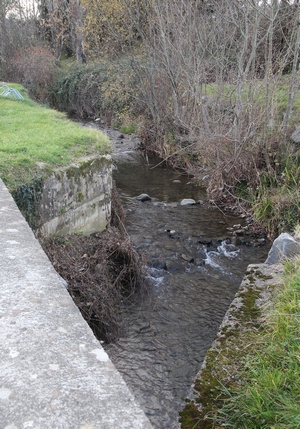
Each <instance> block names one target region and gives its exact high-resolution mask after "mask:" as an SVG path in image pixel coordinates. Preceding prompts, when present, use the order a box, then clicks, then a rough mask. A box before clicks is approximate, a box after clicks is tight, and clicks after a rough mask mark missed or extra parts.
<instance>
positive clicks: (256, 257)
mask: <svg viewBox="0 0 300 429" xmlns="http://www.w3.org/2000/svg"><path fill="white" fill-rule="evenodd" d="M147 161H148V162H147ZM158 162H159V161H158V160H156V159H153V158H151V159H147V160H146V159H145V158H144V157H143V156H142V155H138V154H136V153H128V154H127V155H124V154H123V156H122V157H119V158H118V159H117V160H116V165H117V170H116V171H115V174H114V178H115V180H116V184H117V188H118V190H119V192H120V194H121V197H122V201H123V204H124V206H125V208H126V210H127V219H126V229H127V232H128V234H129V235H130V237H131V239H132V242H133V243H134V246H135V248H137V249H138V250H139V251H140V252H141V253H142V254H143V255H144V257H145V260H146V265H147V282H148V287H149V292H148V293H147V294H146V296H143V298H142V299H137V298H135V299H132V300H131V301H130V302H129V303H127V304H126V305H125V308H124V328H123V335H122V337H121V338H120V339H119V340H118V342H117V343H116V344H110V345H107V346H105V348H106V350H107V352H108V353H109V356H110V358H111V360H112V361H113V362H114V364H115V365H116V367H117V368H118V370H119V371H120V372H121V373H122V375H123V377H124V379H125V381H126V382H127V384H128V386H129V388H131V390H132V391H133V393H134V395H135V397H136V399H137V401H138V402H139V403H140V404H141V406H142V407H143V409H144V410H145V412H146V414H147V415H148V417H149V418H150V420H151V422H152V424H153V427H154V428H157V429H171V428H177V427H180V425H179V423H178V412H179V411H180V410H181V409H182V407H183V401H184V399H185V398H186V397H187V396H188V395H189V393H190V389H191V385H192V382H193V379H194V377H195V376H196V374H197V372H198V371H199V369H200V366H201V363H202V362H203V359H204V356H205V353H206V351H207V349H208V348H209V347H210V345H211V343H212V341H213V339H214V337H215V334H216V332H217V330H218V327H219V325H220V323H221V321H222V319H223V317H224V314H225V312H226V310H227V308H228V307H229V305H230V303H231V301H232V300H233V298H234V295H235V293H236V291H237V289H238V287H239V285H240V283H241V280H242V278H243V275H244V271H245V269H246V267H247V265H248V264H249V263H258V262H263V261H264V260H265V259H266V255H267V252H268V250H269V249H268V247H262V248H254V247H249V246H239V247H235V246H233V245H231V244H229V242H226V240H225V239H226V238H227V237H228V236H229V232H228V231H227V228H228V227H233V225H236V224H240V223H241V224H242V223H243V219H241V218H238V217H236V216H233V215H231V214H227V215H225V214H224V213H223V212H221V211H220V210H218V209H217V208H209V207H206V206H205V205H203V204H199V205H193V206H180V205H179V204H178V203H179V202H180V201H181V200H182V199H183V198H194V199H196V200H199V199H205V194H204V193H203V191H199V190H197V189H195V188H194V187H192V185H190V184H188V182H189V178H188V177H186V176H184V175H181V174H180V173H176V172H174V171H172V170H170V169H168V168H166V167H165V166H164V165H163V164H160V165H159V166H158V167H156V168H152V167H153V166H154V165H156V164H157V163H158ZM174 180H175V182H174ZM141 193H147V194H149V195H150V196H151V197H153V199H152V201H151V202H145V203H142V202H140V201H138V200H136V199H135V197H136V196H137V195H139V194H141ZM211 239H213V242H212V245H211V246H206V245H205V244H203V242H205V240H206V241H207V242H208V241H210V240H211ZM201 243H202V244H201Z"/></svg>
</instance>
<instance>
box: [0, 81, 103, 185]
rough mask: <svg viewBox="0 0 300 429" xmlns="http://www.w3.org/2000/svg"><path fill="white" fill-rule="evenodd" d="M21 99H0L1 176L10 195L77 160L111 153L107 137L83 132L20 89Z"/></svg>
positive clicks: (86, 129) (81, 128) (62, 115)
mask: <svg viewBox="0 0 300 429" xmlns="http://www.w3.org/2000/svg"><path fill="white" fill-rule="evenodd" d="M11 86H13V87H14V88H15V89H17V90H18V91H20V93H21V94H22V96H23V97H24V99H23V100H18V99H14V98H13V97H0V117H1V135H0V142H1V143H0V175H1V178H2V180H3V181H4V183H5V184H6V185H7V187H8V189H9V190H10V191H16V190H17V189H18V188H19V187H20V186H22V185H24V184H28V183H31V182H32V181H33V180H35V179H37V178H42V177H43V176H44V175H47V174H49V172H51V171H53V169H55V168H56V167H58V166H67V165H69V164H70V163H71V162H74V161H77V160H78V158H80V157H84V156H87V155H90V154H104V153H108V152H109V151H110V143H109V139H108V137H107V136H105V135H104V134H102V133H100V132H99V131H97V130H93V129H89V128H83V127H80V126H79V125H77V124H76V123H74V122H72V121H70V120H68V119H67V117H66V115H65V114H64V113H61V112H58V111H56V110H53V109H50V108H48V107H46V106H41V105H40V104H37V103H36V102H34V101H33V100H32V99H30V98H29V97H28V95H27V93H26V91H25V90H24V88H23V87H22V86H20V85H11Z"/></svg>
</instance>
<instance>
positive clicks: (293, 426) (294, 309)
mask: <svg viewBox="0 0 300 429" xmlns="http://www.w3.org/2000/svg"><path fill="white" fill-rule="evenodd" d="M287 272H288V275H287V277H286V280H285V287H284V290H283V291H282V292H281V293H280V294H278V296H277V297H276V300H275V304H274V309H273V310H272V312H271V314H270V315H269V317H268V319H267V321H266V323H265V326H264V329H263V330H262V331H261V332H260V333H258V334H257V337H258V338H257V344H256V352H255V353H252V354H250V355H247V357H246V359H245V364H244V370H243V372H242V382H241V383H240V385H238V386H233V387H232V388H231V389H230V391H228V390H227V397H228V400H227V401H228V402H227V404H226V405H225V406H224V407H223V409H222V410H221V412H220V414H219V416H220V418H219V423H220V424H221V425H222V427H229V428H235V429H241V428H245V429H257V428H260V429H275V428H276V429H281V428H282V429H283V428H284V429H297V428H299V427H300V401H299V397H300V343H299V317H300V260H299V259H297V260H294V261H289V262H288V267H287ZM225 393H226V392H225Z"/></svg>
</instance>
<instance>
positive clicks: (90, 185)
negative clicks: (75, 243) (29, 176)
mask: <svg viewBox="0 0 300 429" xmlns="http://www.w3.org/2000/svg"><path fill="white" fill-rule="evenodd" d="M111 189H112V161H111V157H110V156H109V155H106V156H101V157H93V158H90V159H86V160H81V161H80V162H78V163H77V164H72V165H71V166H70V167H68V168H67V169H64V170H60V171H56V172H53V173H52V175H51V176H50V177H49V178H48V179H47V180H45V182H44V185H43V191H42V195H41V200H40V203H39V207H38V210H37V211H38V213H39V224H40V227H39V233H40V234H41V235H42V236H50V235H53V234H56V233H60V234H71V233H78V232H80V233H85V234H90V233H92V232H95V231H102V230H104V229H105V227H106V226H107V224H108V222H109V219H110V214H111Z"/></svg>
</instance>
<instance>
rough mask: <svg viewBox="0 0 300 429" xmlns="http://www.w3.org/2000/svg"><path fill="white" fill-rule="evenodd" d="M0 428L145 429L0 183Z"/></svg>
mask: <svg viewBox="0 0 300 429" xmlns="http://www.w3.org/2000/svg"><path fill="white" fill-rule="evenodd" d="M0 249H1V250H0V427H1V429H23V428H24V429H25V428H33V429H77V428H78V429H79V428H80V429H116V428H118V429H123V428H124V429H127V428H128V429H135V428H136V429H143V428H145V429H148V428H149V429H150V428H151V427H152V426H151V424H150V422H149V420H148V419H147V417H146V416H145V414H144V412H143V411H142V410H141V408H140V407H139V406H138V405H137V403H136V402H135V400H134V398H133V396H132V394H131V393H130V391H129V390H128V388H127V386H126V384H125V382H124V381H123V379H122V377H121V375H120V374H119V373H118V372H117V370H116V369H115V367H114V366H113V364H112V363H111V361H110V360H109V358H108V356H107V354H106V353H105V351H104V350H103V348H102V347H101V345H100V343H99V342H98V341H97V340H96V338H95V337H94V335H93V333H92V331H91V330H90V328H89V326H88V325H87V323H86V322H85V321H84V320H83V318H82V316H81V314H80V312H79V310H78V309H77V307H76V306H75V304H74V303H73V301H72V299H71V297H70V296H69V294H68V292H67V291H66V289H65V287H64V286H63V282H62V280H61V279H60V277H59V276H58V274H57V273H56V271H55V270H54V268H53V267H52V265H51V263H50V261H49V260H48V258H47V256H46V255H45V253H44V252H43V250H42V248H41V246H40V245H39V243H38V241H37V240H36V239H35V237H34V235H33V233H32V231H31V230H30V228H29V227H28V225H27V223H26V221H25V220H24V218H23V216H22V215H21V213H20V212H19V210H18V208H17V206H16V205H15V203H14V201H13V199H12V197H11V195H10V194H9V192H8V191H7V189H6V187H5V186H4V184H3V182H2V181H1V180H0Z"/></svg>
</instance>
